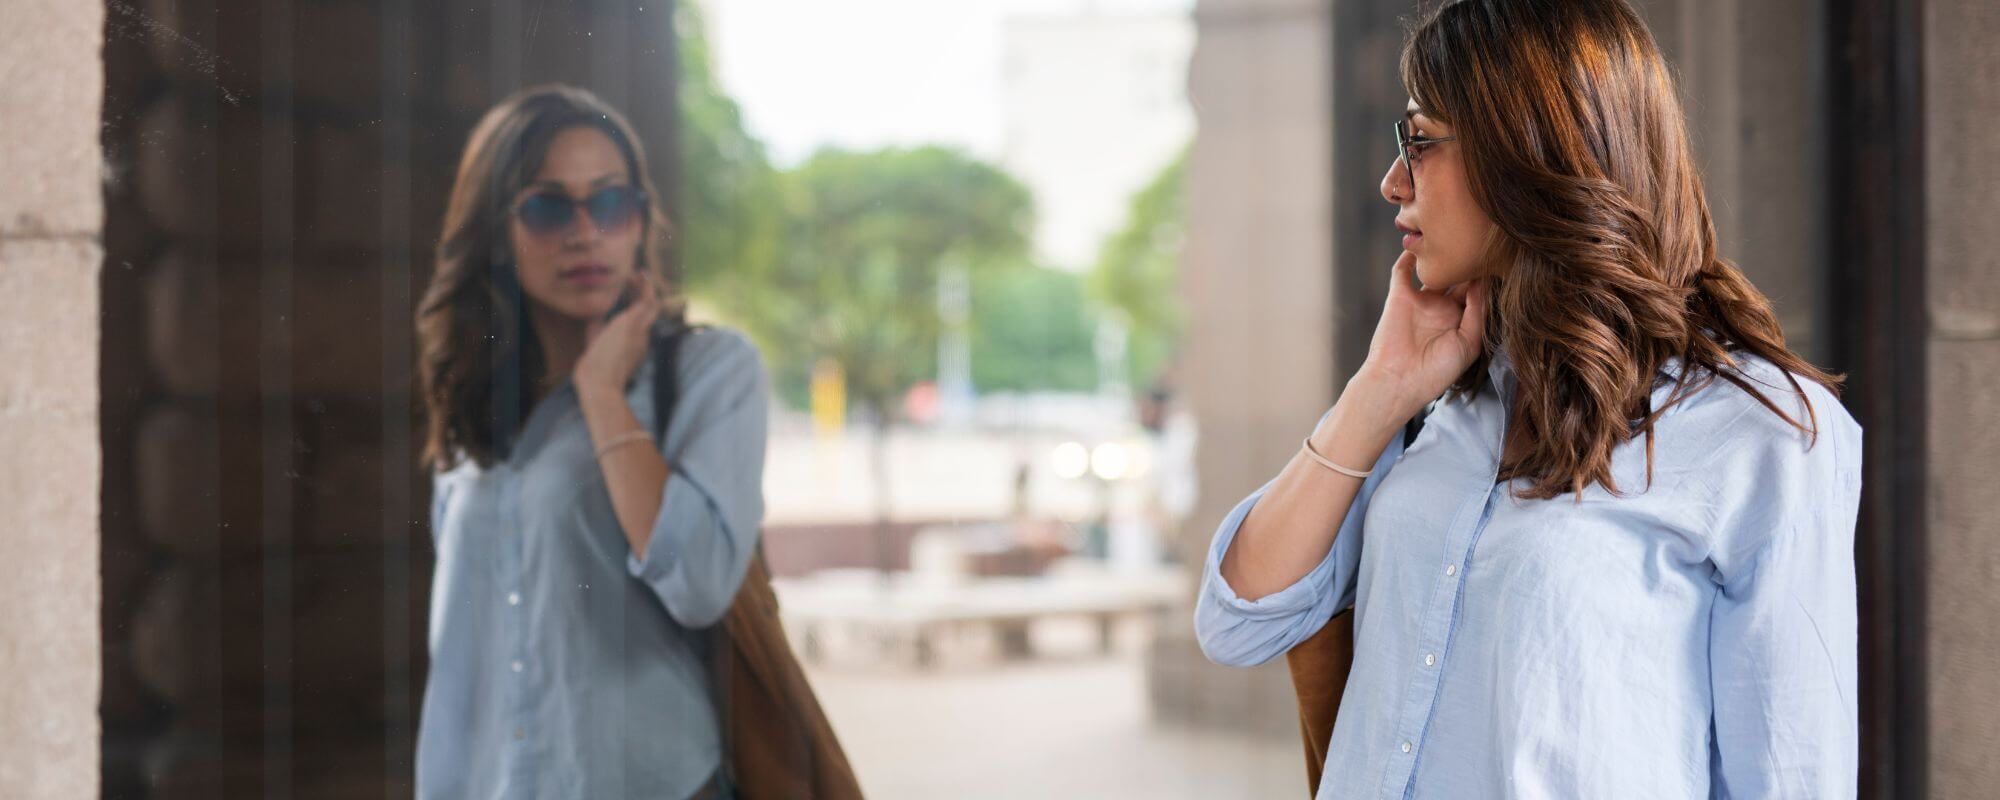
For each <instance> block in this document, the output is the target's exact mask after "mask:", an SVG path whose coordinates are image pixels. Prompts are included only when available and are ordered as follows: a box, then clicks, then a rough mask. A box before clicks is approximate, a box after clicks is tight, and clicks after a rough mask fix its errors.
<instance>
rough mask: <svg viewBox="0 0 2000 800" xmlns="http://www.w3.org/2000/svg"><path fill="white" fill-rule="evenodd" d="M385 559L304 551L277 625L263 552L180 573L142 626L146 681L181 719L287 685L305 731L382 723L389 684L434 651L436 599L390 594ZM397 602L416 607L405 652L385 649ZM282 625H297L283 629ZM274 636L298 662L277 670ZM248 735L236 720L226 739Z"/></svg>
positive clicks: (157, 591) (135, 642)
mask: <svg viewBox="0 0 2000 800" xmlns="http://www.w3.org/2000/svg"><path fill="white" fill-rule="evenodd" d="M382 560H383V557H382V554H381V552H380V551H379V550H373V549H358V550H355V551H350V552H345V553H332V554H324V553H319V554H316V553H301V554H299V555H298V556H297V557H296V558H295V559H294V560H293V561H292V562H291V564H292V567H293V569H292V571H291V572H290V573H289V592H290V598H291V599H290V603H289V604H288V605H287V606H286V609H287V611H286V613H285V614H284V615H283V618H282V620H278V621H273V620H271V619H269V618H267V616H266V613H267V611H266V609H265V603H264V598H265V597H266V596H268V594H269V591H271V590H272V589H274V588H276V587H274V586H273V585H271V584H270V580H271V576H270V575H269V574H267V572H266V570H267V569H270V568H271V564H270V563H268V562H266V561H265V559H264V557H263V556H262V555H261V554H248V555H242V556H227V557H224V558H222V559H220V560H217V561H214V562H211V563H213V564H215V566H213V567H209V566H197V565H195V564H192V563H185V564H179V565H176V566H174V567H173V568H171V569H169V570H167V571H165V572H163V573H162V574H161V575H160V577H159V579H158V580H157V581H155V583H154V585H153V587H152V589H151V591H150V593H149V595H148V598H147V600H146V601H145V605H144V607H143V608H142V609H141V610H140V612H139V615H138V617H137V618H136V619H135V622H134V626H133V631H132V635H133V638H132V646H133V648H134V652H135V653H136V655H137V664H138V666H139V670H138V672H139V676H140V678H141V680H143V681H144V683H145V685H146V686H147V687H148V688H149V689H151V690H153V691H156V692H158V693H159V694H160V695H161V696H162V697H164V698H166V699H167V700H168V701H169V702H171V703H173V704H174V706H175V708H176V713H177V714H185V713H192V712H199V711H201V710H203V709H228V708H232V707H236V706H241V705H250V706H255V705H257V704H259V703H261V702H262V699H261V698H263V696H264V692H265V689H266V687H267V686H280V687H282V688H283V689H284V690H285V692H286V694H287V696H288V697H289V698H290V702H291V705H292V708H293V716H294V717H295V718H297V719H299V720H301V721H302V722H301V724H302V725H304V724H305V722H306V721H310V723H311V724H310V726H308V727H312V728H320V729H327V730H360V729H366V728H367V727H368V726H370V725H375V726H379V725H380V724H381V722H382V719H383V714H384V712H383V707H382V706H383V704H382V695H383V691H384V687H385V686H386V685H387V683H388V681H387V677H386V676H387V675H388V674H389V672H390V671H391V670H398V671H407V670H409V669H410V665H411V664H412V663H413V661H414V659H415V658H416V657H417V655H418V654H421V653H422V652H423V644H422V641H423V634H422V631H423V621H422V620H423V614H424V606H425V603H424V598H425V595H424V594H423V593H421V592H413V591H410V589H412V587H411V586H404V587H402V588H403V590H404V591H401V592H396V593H391V592H389V591H387V587H386V586H385V578H384V574H385V573H384V570H383V565H382ZM412 580H414V578H413V579H412ZM392 597H400V598H402V599H403V600H404V602H407V603H408V606H407V607H406V608H403V609H399V610H398V613H399V614H401V615H403V616H404V624H403V630H405V631H408V632H409V636H410V640H409V641H407V642H404V643H403V645H402V647H401V648H400V649H399V650H395V651H392V650H390V649H389V648H387V647H386V646H385V642H384V630H385V628H384V619H385V613H386V609H387V604H388V603H389V602H390V598H392ZM278 624H282V625H285V626H288V627H287V628H286V629H284V630H277V629H275V628H274V627H273V626H274V625H278ZM273 635H276V636H279V637H281V638H286V639H289V642H290V647H289V653H290V658H289V659H287V661H286V662H285V665H284V668H282V669H278V670H272V669H267V667H266V665H267V664H269V663H271V662H269V661H268V660H267V659H266V658H265V652H264V648H265V644H266V640H267V639H268V638H270V637H272V636H273ZM392 653H400V657H399V659H398V660H397V663H389V661H388V660H387V658H388V656H389V655H391V654H392ZM218 720H219V721H218V723H217V724H224V723H228V720H227V719H223V718H218ZM256 724H257V725H258V726H261V725H263V724H265V723H264V722H258V723H256ZM258 730H261V727H259V728H258ZM242 733H244V731H241V730H237V729H236V728H235V727H234V723H229V724H228V725H227V726H225V727H224V728H223V729H219V730H218V731H217V732H216V734H217V735H218V736H221V737H224V738H228V737H231V736H235V735H238V734H242Z"/></svg>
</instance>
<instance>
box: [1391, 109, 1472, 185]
mask: <svg viewBox="0 0 2000 800" xmlns="http://www.w3.org/2000/svg"><path fill="white" fill-rule="evenodd" d="M1457 138H1458V137H1456V136H1439V137H1437V138H1431V137H1428V136H1418V135H1416V134H1413V133H1411V132H1410V121H1409V120H1407V119H1399V120H1396V160H1397V161H1401V162H1403V176H1404V177H1406V178H1409V179H1410V196H1411V197H1413V198H1414V197H1416V196H1417V168H1416V166H1415V164H1416V162H1417V158H1418V157H1419V156H1422V155H1423V153H1424V148H1426V147H1429V146H1431V145H1434V144H1437V143H1439V142H1449V141H1454V140H1456V139H1457Z"/></svg>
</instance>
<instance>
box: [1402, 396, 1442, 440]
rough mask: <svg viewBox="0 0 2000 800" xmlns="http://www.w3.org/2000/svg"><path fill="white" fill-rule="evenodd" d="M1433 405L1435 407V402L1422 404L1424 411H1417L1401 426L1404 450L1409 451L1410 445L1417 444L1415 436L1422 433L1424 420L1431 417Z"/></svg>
mask: <svg viewBox="0 0 2000 800" xmlns="http://www.w3.org/2000/svg"><path fill="white" fill-rule="evenodd" d="M1435 405H1437V401H1436V400H1433V401H1431V402H1429V403H1426V404H1424V409H1423V410H1422V411H1418V412H1417V415H1416V416H1414V417H1411V418H1410V421H1409V422H1407V423H1405V424H1404V425H1403V449H1404V450H1408V449H1410V445H1413V444H1416V443H1417V434H1419V433H1423V431H1424V418H1425V417H1428V416H1430V415H1431V407H1432V406H1435Z"/></svg>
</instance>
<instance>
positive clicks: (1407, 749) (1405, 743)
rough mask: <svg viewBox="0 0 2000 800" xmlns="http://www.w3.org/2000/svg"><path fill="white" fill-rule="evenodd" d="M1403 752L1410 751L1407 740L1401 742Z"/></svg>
mask: <svg viewBox="0 0 2000 800" xmlns="http://www.w3.org/2000/svg"><path fill="white" fill-rule="evenodd" d="M1403 752H1405V753H1407V752H1410V743H1409V742H1404V743H1403Z"/></svg>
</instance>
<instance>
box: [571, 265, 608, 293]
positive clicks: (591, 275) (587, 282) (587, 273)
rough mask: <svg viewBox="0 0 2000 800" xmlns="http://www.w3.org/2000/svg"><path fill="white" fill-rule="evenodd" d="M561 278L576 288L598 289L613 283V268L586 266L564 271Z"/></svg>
mask: <svg viewBox="0 0 2000 800" xmlns="http://www.w3.org/2000/svg"><path fill="white" fill-rule="evenodd" d="M560 277H561V279H562V280H563V281H564V282H565V283H569V284H571V285H574V286H582V287H585V288H597V287H599V286H606V285H609V284H610V283H611V268H610V267H607V266H604V265H602V264H584V265H581V266H575V267H570V268H568V269H565V270H563V271H562V272H561V273H560Z"/></svg>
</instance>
